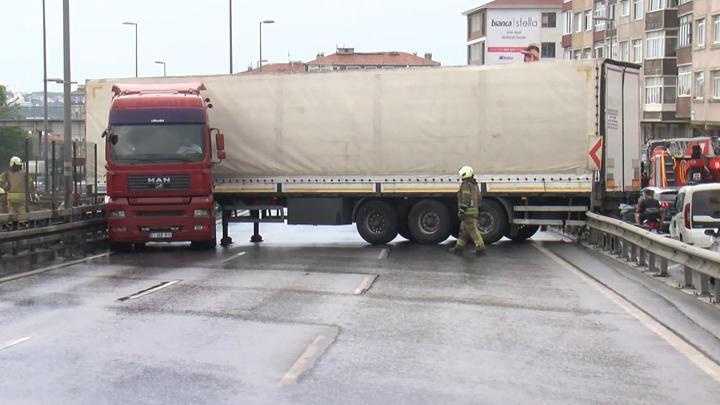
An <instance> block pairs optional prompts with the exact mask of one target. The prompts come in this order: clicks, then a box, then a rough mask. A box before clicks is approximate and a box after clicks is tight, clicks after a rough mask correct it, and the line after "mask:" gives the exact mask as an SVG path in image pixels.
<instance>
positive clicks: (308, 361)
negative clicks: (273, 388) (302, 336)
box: [278, 335, 332, 386]
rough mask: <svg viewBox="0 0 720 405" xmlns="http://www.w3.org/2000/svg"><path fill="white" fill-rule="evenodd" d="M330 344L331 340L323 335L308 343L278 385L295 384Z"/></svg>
mask: <svg viewBox="0 0 720 405" xmlns="http://www.w3.org/2000/svg"><path fill="white" fill-rule="evenodd" d="M330 343H332V339H330V337H328V336H325V335H318V336H317V337H316V338H315V340H313V342H312V343H310V346H308V347H307V349H305V351H304V352H303V354H301V355H300V357H298V359H297V360H295V363H293V365H292V366H291V367H290V368H289V369H288V371H287V372H286V373H285V375H283V377H282V378H281V379H280V382H279V383H278V385H281V386H282V385H288V384H295V383H297V380H298V378H299V377H300V376H301V375H302V373H304V372H305V370H307V369H308V368H310V367H312V365H313V364H314V363H315V360H317V358H318V356H319V355H320V354H321V353H322V352H323V351H324V350H325V349H327V347H328V346H330Z"/></svg>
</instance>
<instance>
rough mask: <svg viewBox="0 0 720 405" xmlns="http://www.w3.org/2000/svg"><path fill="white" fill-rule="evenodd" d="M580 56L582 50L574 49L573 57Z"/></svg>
mask: <svg viewBox="0 0 720 405" xmlns="http://www.w3.org/2000/svg"><path fill="white" fill-rule="evenodd" d="M581 57H582V50H581V49H576V50H574V51H573V59H576V60H577V59H580V58H581Z"/></svg>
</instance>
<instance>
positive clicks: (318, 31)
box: [0, 0, 486, 91]
mask: <svg viewBox="0 0 720 405" xmlns="http://www.w3.org/2000/svg"><path fill="white" fill-rule="evenodd" d="M484 2H486V1H485V0H422V1H410V0H361V1H359V0H354V1H345V0H260V1H257V0H256V1H241V0H234V1H233V37H234V39H233V47H234V51H233V56H234V58H233V59H234V62H233V68H234V70H235V71H236V72H237V71H241V70H245V69H247V66H248V65H249V64H251V63H257V60H258V58H259V55H258V48H259V44H258V22H259V21H260V20H266V19H273V20H275V21H276V23H275V24H273V25H268V26H263V59H268V60H269V61H270V62H284V61H287V60H288V54H289V57H290V59H292V60H303V61H307V60H311V59H314V58H315V55H316V54H317V53H318V52H325V53H326V54H329V53H332V52H334V50H335V46H336V45H340V46H342V45H345V46H348V47H354V48H355V49H356V51H359V52H362V51H379V50H387V51H390V50H396V51H408V52H417V53H418V54H419V55H422V54H423V53H425V52H432V53H433V59H435V60H437V61H439V62H441V63H442V64H443V65H457V64H464V63H465V52H466V51H465V30H466V27H465V19H464V17H463V16H462V15H461V13H462V12H463V11H465V10H467V9H470V8H473V7H476V6H478V5H480V4H482V3H484ZM46 3H47V38H48V43H47V48H48V77H50V78H53V77H60V78H61V77H62V75H63V71H62V66H63V65H62V0H46ZM0 20H2V24H1V25H0V26H2V28H3V37H2V46H1V47H0V83H1V84H5V85H7V86H8V87H9V88H10V89H11V90H13V91H38V90H42V0H0ZM123 21H133V22H137V23H138V24H139V28H138V37H139V74H140V76H156V75H162V66H161V65H157V64H154V63H153V62H154V61H156V60H162V61H165V62H166V63H167V73H168V76H170V75H194V74H218V73H228V71H229V51H228V42H229V41H228V0H71V1H70V26H71V53H72V80H73V81H78V82H79V83H83V82H84V81H85V79H91V78H109V77H130V76H134V74H135V59H134V58H135V54H134V52H135V51H134V31H133V28H132V27H131V26H125V25H122V22H123ZM61 87H62V86H61V85H56V84H50V87H49V90H50V91H61Z"/></svg>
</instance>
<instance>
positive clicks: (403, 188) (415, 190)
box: [382, 185, 458, 193]
mask: <svg viewBox="0 0 720 405" xmlns="http://www.w3.org/2000/svg"><path fill="white" fill-rule="evenodd" d="M382 191H383V192H408V193H421V192H425V191H434V192H439V193H454V192H456V191H458V187H448V186H424V187H416V186H408V185H393V186H390V185H387V186H385V185H384V186H383V187H382Z"/></svg>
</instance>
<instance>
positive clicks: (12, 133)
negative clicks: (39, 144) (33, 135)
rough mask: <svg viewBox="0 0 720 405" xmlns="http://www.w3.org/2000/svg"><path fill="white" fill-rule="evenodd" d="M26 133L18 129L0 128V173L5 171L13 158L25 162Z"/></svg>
mask: <svg viewBox="0 0 720 405" xmlns="http://www.w3.org/2000/svg"><path fill="white" fill-rule="evenodd" d="M25 138H27V131H26V130H24V129H22V128H20V127H0V172H3V171H5V169H7V167H8V162H10V158H11V157H13V156H20V157H21V158H23V160H25V159H26V158H25Z"/></svg>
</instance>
